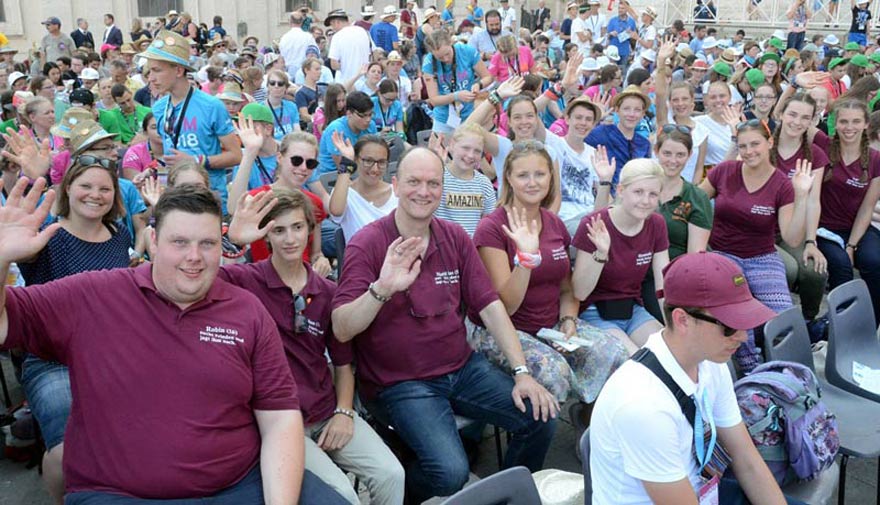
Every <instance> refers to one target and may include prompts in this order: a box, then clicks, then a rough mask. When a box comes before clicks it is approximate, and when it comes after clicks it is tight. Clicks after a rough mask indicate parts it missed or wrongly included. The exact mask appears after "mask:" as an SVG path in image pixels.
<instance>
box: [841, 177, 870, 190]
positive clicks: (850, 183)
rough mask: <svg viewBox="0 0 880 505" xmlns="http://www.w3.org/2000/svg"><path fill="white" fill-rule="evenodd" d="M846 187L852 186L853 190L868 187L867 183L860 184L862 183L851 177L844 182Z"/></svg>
mask: <svg viewBox="0 0 880 505" xmlns="http://www.w3.org/2000/svg"><path fill="white" fill-rule="evenodd" d="M846 185H847V186H852V187H854V188H859V189H865V188H866V187H868V183H867V182H862V181H860V180H858V179H856V178H853V177H850V178H849V179H847V180H846Z"/></svg>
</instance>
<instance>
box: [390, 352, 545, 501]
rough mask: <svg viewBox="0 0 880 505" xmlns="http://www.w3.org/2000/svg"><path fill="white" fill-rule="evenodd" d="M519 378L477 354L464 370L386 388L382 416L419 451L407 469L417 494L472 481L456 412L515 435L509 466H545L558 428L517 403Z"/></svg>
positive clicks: (451, 488)
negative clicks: (514, 393)
mask: <svg viewBox="0 0 880 505" xmlns="http://www.w3.org/2000/svg"><path fill="white" fill-rule="evenodd" d="M513 385H514V383H513V378H512V377H510V376H509V375H507V374H505V373H504V372H502V371H501V370H499V369H498V368H496V367H494V366H492V365H491V364H490V363H489V362H488V361H487V360H486V358H484V357H483V356H482V355H480V354H477V353H474V354H472V355H471V357H470V359H469V360H468V362H467V363H466V364H465V365H464V366H463V367H462V368H460V369H459V370H458V371H455V372H452V373H449V374H446V375H443V376H440V377H437V378H435V379H430V380H411V381H405V382H401V383H398V384H395V385H393V386H391V387H388V388H386V389H384V390H383V391H382V392H381V393H379V396H378V397H377V399H376V402H374V405H373V406H374V407H378V409H377V408H373V411H374V412H375V414H376V416H377V417H378V418H379V419H382V418H384V417H386V415H387V419H388V420H389V422H390V424H391V426H393V427H394V430H395V431H396V432H397V434H398V435H399V436H400V437H401V438H402V439H403V441H404V442H406V444H407V445H408V446H409V447H410V449H412V450H413V452H415V454H416V459H417V460H416V461H415V462H414V463H413V464H412V465H410V467H408V468H407V469H406V480H407V487H408V489H409V490H410V492H411V493H412V495H413V498H416V499H417V500H419V502H421V501H424V500H426V499H428V498H430V497H432V496H448V495H451V494H453V493H455V492H456V491H458V490H459V489H461V488H462V487H463V486H464V484H465V483H466V482H467V480H468V473H469V470H470V469H469V466H468V459H467V456H466V455H465V451H464V448H463V447H462V443H461V438H460V437H459V435H458V430H457V429H456V427H455V418H454V417H453V414H458V415H461V416H464V417H468V418H471V419H476V420H478V421H483V422H487V423H490V424H494V425H495V426H498V427H500V428H503V429H505V430H507V431H509V432H510V433H511V435H512V438H511V441H510V445H509V447H508V448H507V454H505V458H504V465H505V467H511V466H517V465H523V466H526V467H527V468H528V469H529V470H531V471H532V472H536V471H538V470H540V469H541V467H542V466H543V464H544V456H546V454H547V449H548V448H549V447H550V441H551V439H552V438H553V433H554V431H555V430H556V423H555V421H554V420H550V421H548V422H546V423H545V422H543V421H541V420H538V421H535V420H534V418H533V415H532V406H531V404H530V402H528V401H527V400H526V401H525V404H526V412H525V413H523V412H520V411H519V410H518V409H517V408H516V406H515V405H514V404H513V398H512V396H511V390H512V389H513Z"/></svg>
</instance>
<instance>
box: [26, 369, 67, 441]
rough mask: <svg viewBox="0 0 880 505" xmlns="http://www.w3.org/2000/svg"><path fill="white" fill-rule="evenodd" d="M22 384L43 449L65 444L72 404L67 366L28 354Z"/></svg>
mask: <svg viewBox="0 0 880 505" xmlns="http://www.w3.org/2000/svg"><path fill="white" fill-rule="evenodd" d="M21 385H22V387H23V388H24V395H25V397H26V398H27V401H28V404H30V407H31V410H32V411H33V412H34V417H36V418H37V423H39V425H40V431H41V432H42V434H43V440H45V442H46V450H49V449H52V448H53V447H55V446H56V445H58V444H60V443H61V442H64V429H65V428H66V427H67V418H68V417H70V404H71V402H72V401H73V396H72V395H71V394H70V374H69V373H68V370H67V367H66V366H64V365H62V364H61V363H56V362H54V361H44V360H42V359H40V358H38V357H36V356H34V355H33V354H28V355H27V356H26V357H25V359H24V365H23V370H22V373H21Z"/></svg>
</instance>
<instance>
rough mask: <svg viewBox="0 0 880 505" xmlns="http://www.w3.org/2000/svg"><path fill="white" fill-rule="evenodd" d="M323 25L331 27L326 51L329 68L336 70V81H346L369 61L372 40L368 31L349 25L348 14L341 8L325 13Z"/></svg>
mask: <svg viewBox="0 0 880 505" xmlns="http://www.w3.org/2000/svg"><path fill="white" fill-rule="evenodd" d="M371 8H372V7H371ZM324 26H329V27H330V28H332V29H333V38H332V39H330V50H329V51H328V53H327V57H328V58H330V68H332V69H333V70H334V71H336V82H347V81H349V80H351V79H352V78H353V77H355V76H356V75H357V74H358V72H360V70H361V68H363V66H364V65H366V64H367V63H369V62H370V51H371V46H372V42H371V40H370V34H369V31H367V30H368V29H367V30H363V29H358V28H359V27H358V26H352V25H350V24H349V22H348V14H347V13H346V12H345V11H344V10H343V9H336V10H334V11H331V12H330V13H329V14H327V17H326V18H324Z"/></svg>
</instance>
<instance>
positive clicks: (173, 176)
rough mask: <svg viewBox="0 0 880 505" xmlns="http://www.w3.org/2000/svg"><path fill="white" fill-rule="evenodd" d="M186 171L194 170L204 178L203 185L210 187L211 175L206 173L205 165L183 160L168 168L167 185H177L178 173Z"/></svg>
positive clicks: (170, 186) (171, 186)
mask: <svg viewBox="0 0 880 505" xmlns="http://www.w3.org/2000/svg"><path fill="white" fill-rule="evenodd" d="M187 171H193V172H196V173H197V174H199V176H201V178H202V179H203V180H204V182H205V187H206V188H210V187H211V176H210V175H208V171H207V170H206V169H205V166H204V165H202V164H201V163H196V162H195V161H184V162H182V163H178V164H176V165H174V166H172V167H171V168H170V169H169V170H168V187H169V188H173V187H174V186H177V179H178V178H179V177H180V174H181V173H183V172H187Z"/></svg>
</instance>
